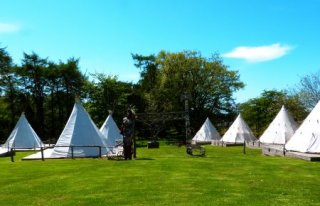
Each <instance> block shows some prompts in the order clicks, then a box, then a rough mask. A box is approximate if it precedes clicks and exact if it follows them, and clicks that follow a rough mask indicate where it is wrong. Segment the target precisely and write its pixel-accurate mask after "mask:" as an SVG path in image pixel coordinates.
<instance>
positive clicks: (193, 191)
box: [0, 145, 320, 205]
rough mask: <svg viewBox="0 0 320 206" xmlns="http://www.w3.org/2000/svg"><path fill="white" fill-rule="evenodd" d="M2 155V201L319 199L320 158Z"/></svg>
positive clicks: (171, 149) (227, 151) (154, 152)
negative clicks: (35, 157)
mask: <svg viewBox="0 0 320 206" xmlns="http://www.w3.org/2000/svg"><path fill="white" fill-rule="evenodd" d="M25 155H26V153H18V154H17V156H16V158H15V159H16V162H14V163H11V162H10V158H1V159H0V175H1V179H0V184H1V193H0V203H1V204H0V205H320V192H319V188H320V178H319V177H320V175H319V174H320V173H319V172H320V164H319V163H317V162H306V161H302V160H296V159H289V158H280V157H265V156H262V155H261V151H260V150H254V149H247V154H245V155H244V154H242V147H231V148H223V147H213V146H206V156H205V157H192V156H188V155H187V154H186V152H185V147H176V146H163V145H161V148H160V149H147V148H139V149H138V153H137V155H138V159H137V160H133V161H108V160H106V159H75V160H71V159H68V160H46V161H44V162H42V161H20V160H19V159H21V157H22V156H25Z"/></svg>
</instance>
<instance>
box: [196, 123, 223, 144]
mask: <svg viewBox="0 0 320 206" xmlns="http://www.w3.org/2000/svg"><path fill="white" fill-rule="evenodd" d="M220 138H221V136H220V134H219V133H218V131H217V130H216V128H215V127H214V126H213V124H212V123H211V121H210V119H209V118H207V119H206V121H205V122H204V123H203V125H202V126H201V128H200V129H199V131H198V132H197V133H196V135H195V136H194V137H193V138H192V141H193V142H195V143H211V141H212V140H219V139H220Z"/></svg>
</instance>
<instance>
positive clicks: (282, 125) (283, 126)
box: [259, 106, 298, 145]
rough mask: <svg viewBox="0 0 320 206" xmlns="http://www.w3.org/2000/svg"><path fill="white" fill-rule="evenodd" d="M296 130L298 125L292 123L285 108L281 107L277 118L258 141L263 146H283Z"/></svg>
mask: <svg viewBox="0 0 320 206" xmlns="http://www.w3.org/2000/svg"><path fill="white" fill-rule="evenodd" d="M297 128H298V124H297V123H296V122H295V121H294V119H293V118H292V116H291V115H290V114H289V113H288V111H287V110H286V108H285V107H284V106H282V108H281V110H280V111H279V113H278V114H277V116H276V117H275V118H274V120H273V121H272V122H271V124H270V125H269V127H268V128H267V129H266V130H265V131H264V133H263V134H262V135H261V137H260V139H259V141H260V142H261V143H264V144H282V145H284V144H285V143H287V142H288V140H289V139H290V138H291V137H292V135H293V134H294V132H295V131H296V130H297Z"/></svg>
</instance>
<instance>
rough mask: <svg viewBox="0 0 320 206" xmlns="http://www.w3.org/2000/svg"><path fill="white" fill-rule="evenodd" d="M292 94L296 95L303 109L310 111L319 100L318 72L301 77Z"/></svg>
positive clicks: (319, 76)
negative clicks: (303, 106)
mask: <svg viewBox="0 0 320 206" xmlns="http://www.w3.org/2000/svg"><path fill="white" fill-rule="evenodd" d="M294 93H296V94H298V95H299V97H300V100H301V102H302V103H303V104H304V105H305V107H307V108H308V109H309V110H311V109H312V108H313V107H314V106H315V105H316V104H317V102H318V101H319V100H320V71H318V72H317V73H314V74H309V75H306V76H304V77H302V78H301V80H300V83H299V84H298V87H297V89H295V90H294Z"/></svg>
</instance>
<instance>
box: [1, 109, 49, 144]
mask: <svg viewBox="0 0 320 206" xmlns="http://www.w3.org/2000/svg"><path fill="white" fill-rule="evenodd" d="M43 146H44V144H43V143H42V141H41V140H40V138H39V137H38V135H37V134H36V132H35V131H34V130H33V129H32V127H31V125H30V124H29V122H28V120H27V118H26V116H25V115H24V113H22V114H21V116H20V118H19V120H18V122H17V124H16V126H15V127H14V129H13V130H12V132H11V134H10V136H9V137H8V139H7V141H6V142H5V143H4V144H3V145H2V147H4V148H8V149H9V148H23V149H28V148H30V149H31V148H40V147H43Z"/></svg>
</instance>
